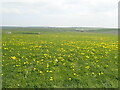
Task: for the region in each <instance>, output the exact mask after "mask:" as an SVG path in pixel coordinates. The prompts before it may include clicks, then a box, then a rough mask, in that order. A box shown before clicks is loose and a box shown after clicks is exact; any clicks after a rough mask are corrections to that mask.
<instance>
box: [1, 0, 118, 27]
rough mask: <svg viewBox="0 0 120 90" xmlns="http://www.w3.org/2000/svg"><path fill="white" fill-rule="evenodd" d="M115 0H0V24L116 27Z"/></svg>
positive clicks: (116, 2) (116, 0)
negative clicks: (1, 17) (0, 11)
mask: <svg viewBox="0 0 120 90" xmlns="http://www.w3.org/2000/svg"><path fill="white" fill-rule="evenodd" d="M118 1H119V0H3V1H2V15H3V23H2V24H3V25H22V26H29V25H40V26H99V27H117V20H118V12H117V11H118V10H117V8H118Z"/></svg>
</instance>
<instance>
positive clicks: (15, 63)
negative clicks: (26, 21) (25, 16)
mask: <svg viewBox="0 0 120 90" xmlns="http://www.w3.org/2000/svg"><path fill="white" fill-rule="evenodd" d="M6 32H9V33H6ZM10 32H11V33H10ZM38 32H40V34H37V33H38ZM2 82H3V83H2V85H3V88H117V87H118V37H117V35H116V34H110V33H109V34H108V33H95V32H93V33H89V32H78V31H75V30H73V28H11V29H8V28H7V29H3V36H2Z"/></svg>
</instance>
